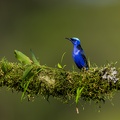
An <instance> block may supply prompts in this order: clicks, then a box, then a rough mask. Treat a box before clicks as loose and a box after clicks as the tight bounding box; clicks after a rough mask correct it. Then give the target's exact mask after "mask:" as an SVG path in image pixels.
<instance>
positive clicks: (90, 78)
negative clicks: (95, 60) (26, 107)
mask: <svg viewBox="0 0 120 120" xmlns="http://www.w3.org/2000/svg"><path fill="white" fill-rule="evenodd" d="M119 73H120V71H119V70H117V69H116V68H115V67H114V64H108V65H106V66H104V67H100V68H99V67H97V66H91V67H90V69H89V70H88V71H85V70H81V71H80V72H75V71H71V72H70V71H65V70H63V69H58V68H51V67H48V66H44V65H40V66H38V65H35V64H32V65H26V64H22V63H12V62H8V61H7V60H6V59H5V58H4V59H2V60H1V61H0V87H3V86H7V87H8V88H10V89H12V90H16V91H18V92H23V94H22V98H23V97H24V96H26V95H27V96H28V98H29V99H30V98H31V97H32V96H35V95H41V96H43V97H45V98H46V99H47V100H48V99H49V96H53V97H54V98H56V99H60V100H61V101H62V102H68V101H70V100H75V102H76V103H77V102H78V99H83V100H85V101H91V100H93V101H95V102H100V101H103V102H105V100H106V99H107V98H111V97H112V96H113V93H114V92H115V91H117V90H120V81H119V77H120V74H119Z"/></svg>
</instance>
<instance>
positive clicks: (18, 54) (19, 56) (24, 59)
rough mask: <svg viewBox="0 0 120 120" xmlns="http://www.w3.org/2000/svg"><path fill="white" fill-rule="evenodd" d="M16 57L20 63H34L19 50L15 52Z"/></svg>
mask: <svg viewBox="0 0 120 120" xmlns="http://www.w3.org/2000/svg"><path fill="white" fill-rule="evenodd" d="M14 54H15V57H16V58H17V60H18V61H20V62H21V63H23V64H32V61H31V60H30V58H29V57H27V56H26V55H25V54H23V53H22V52H20V51H18V50H14Z"/></svg>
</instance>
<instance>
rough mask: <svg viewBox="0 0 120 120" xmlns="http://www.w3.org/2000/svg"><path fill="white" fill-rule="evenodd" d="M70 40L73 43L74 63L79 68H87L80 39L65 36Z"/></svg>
mask: <svg viewBox="0 0 120 120" xmlns="http://www.w3.org/2000/svg"><path fill="white" fill-rule="evenodd" d="M66 39H68V40H70V41H71V42H72V44H73V52H72V57H73V59H74V62H75V64H76V65H77V67H78V68H79V69H82V68H85V69H86V70H88V69H89V66H88V62H87V59H86V56H85V53H84V50H83V49H82V47H81V43H80V40H79V39H78V38H75V37H73V38H66Z"/></svg>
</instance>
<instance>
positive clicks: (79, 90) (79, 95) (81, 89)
mask: <svg viewBox="0 0 120 120" xmlns="http://www.w3.org/2000/svg"><path fill="white" fill-rule="evenodd" d="M83 89H84V87H82V88H77V94H76V99H75V102H76V104H77V103H78V101H79V98H80V97H81V93H82V91H83Z"/></svg>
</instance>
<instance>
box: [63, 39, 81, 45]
mask: <svg viewBox="0 0 120 120" xmlns="http://www.w3.org/2000/svg"><path fill="white" fill-rule="evenodd" d="M65 39H67V40H70V41H71V42H72V43H73V45H80V40H79V39H78V38H76V37H72V38H65Z"/></svg>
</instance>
